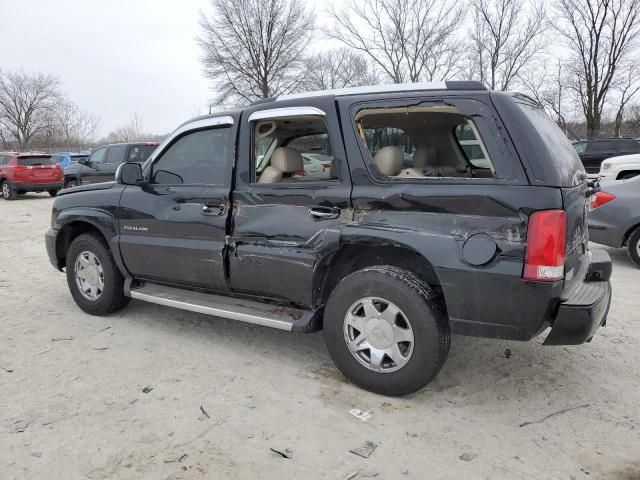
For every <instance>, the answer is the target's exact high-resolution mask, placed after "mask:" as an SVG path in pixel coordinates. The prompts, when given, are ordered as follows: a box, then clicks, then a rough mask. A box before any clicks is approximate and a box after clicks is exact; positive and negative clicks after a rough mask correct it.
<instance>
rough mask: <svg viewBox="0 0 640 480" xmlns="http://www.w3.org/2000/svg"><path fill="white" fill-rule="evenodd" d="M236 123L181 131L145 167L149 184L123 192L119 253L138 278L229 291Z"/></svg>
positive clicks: (220, 120)
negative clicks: (228, 240)
mask: <svg viewBox="0 0 640 480" xmlns="http://www.w3.org/2000/svg"><path fill="white" fill-rule="evenodd" d="M233 124H234V120H233V118H231V117H216V118H207V119H203V120H200V121H198V122H194V123H191V124H187V125H186V126H183V127H181V128H179V129H178V130H176V131H175V132H174V133H173V134H172V135H171V136H170V137H169V139H168V140H166V141H165V142H164V143H163V145H161V146H160V147H158V151H157V152H156V154H155V155H154V156H153V157H152V158H151V159H150V160H149V162H147V163H146V164H145V167H144V174H145V178H146V179H147V181H148V184H146V185H144V186H127V187H126V188H125V190H124V192H123V194H122V197H121V200H120V208H119V212H118V223H119V233H120V236H119V239H120V240H119V241H120V252H121V254H122V258H123V260H124V263H125V266H126V268H127V270H128V271H129V272H130V273H131V275H133V276H134V277H136V278H140V279H146V280H152V281H157V282H163V283H168V284H175V285H177V286H189V287H197V288H202V289H206V290H213V291H224V290H227V279H226V271H225V261H224V259H225V255H226V249H225V245H226V243H225V239H226V232H227V219H228V215H229V210H230V208H229V206H230V197H229V195H230V189H231V171H232V166H233V152H234V141H235V127H234V125H233Z"/></svg>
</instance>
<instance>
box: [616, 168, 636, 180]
mask: <svg viewBox="0 0 640 480" xmlns="http://www.w3.org/2000/svg"><path fill="white" fill-rule="evenodd" d="M629 173H633V174H635V175H640V170H639V169H637V168H633V169H631V170H621V171H619V172H618V175H617V176H616V180H620V179H621V178H622V177H624V176H625V175H627V174H629Z"/></svg>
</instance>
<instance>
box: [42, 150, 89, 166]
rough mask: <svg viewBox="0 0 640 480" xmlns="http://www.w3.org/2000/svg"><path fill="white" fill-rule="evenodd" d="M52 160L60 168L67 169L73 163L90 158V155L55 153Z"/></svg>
mask: <svg viewBox="0 0 640 480" xmlns="http://www.w3.org/2000/svg"><path fill="white" fill-rule="evenodd" d="M51 158H52V159H53V161H54V162H56V163H57V164H58V165H60V168H65V167H68V166H69V165H71V164H72V163H77V162H78V161H79V160H83V159H87V158H89V154H88V153H73V152H58V153H54V154H53V155H52V156H51Z"/></svg>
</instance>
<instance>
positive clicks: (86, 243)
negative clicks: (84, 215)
mask: <svg viewBox="0 0 640 480" xmlns="http://www.w3.org/2000/svg"><path fill="white" fill-rule="evenodd" d="M85 251H88V252H91V253H92V254H93V255H95V256H96V257H97V258H98V260H99V261H100V264H101V266H102V270H103V278H104V288H103V289H102V293H101V294H100V297H99V298H98V299H97V300H89V299H88V298H86V297H85V296H84V295H83V294H82V293H81V291H80V288H79V287H78V285H77V284H76V278H75V262H76V259H77V258H78V256H79V255H80V254H81V253H82V252H85ZM66 263H67V264H66V273H67V284H68V285H69V290H70V291H71V296H72V297H73V299H74V300H75V302H76V304H77V305H78V306H79V307H80V308H81V309H82V310H84V311H85V312H87V313H90V314H91V315H107V314H109V313H113V312H116V311H118V310H121V309H122V308H124V307H125V306H126V305H127V304H128V303H129V301H130V298H129V297H127V296H125V294H124V277H123V276H122V274H121V273H120V270H118V266H117V265H116V263H115V261H114V260H113V255H112V254H111V250H109V247H108V246H107V245H106V243H105V241H104V239H102V238H101V237H100V236H99V235H97V234H94V233H85V234H82V235H79V236H78V237H77V238H75V239H74V240H73V242H72V243H71V246H70V247H69V250H68V251H67V262H66Z"/></svg>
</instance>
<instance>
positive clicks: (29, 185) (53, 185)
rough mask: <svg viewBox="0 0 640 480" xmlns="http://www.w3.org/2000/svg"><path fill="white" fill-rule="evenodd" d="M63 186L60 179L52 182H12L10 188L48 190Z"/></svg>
mask: <svg viewBox="0 0 640 480" xmlns="http://www.w3.org/2000/svg"><path fill="white" fill-rule="evenodd" d="M63 186H64V182H63V181H62V180H61V181H59V182H54V183H20V182H14V183H12V184H11V188H13V189H14V190H16V191H20V192H47V191H49V190H60V189H61V188H62V187H63Z"/></svg>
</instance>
